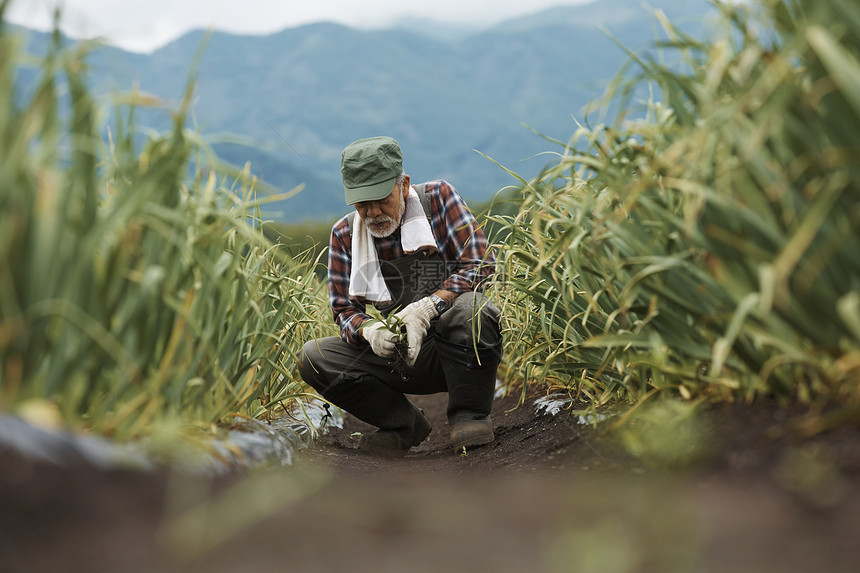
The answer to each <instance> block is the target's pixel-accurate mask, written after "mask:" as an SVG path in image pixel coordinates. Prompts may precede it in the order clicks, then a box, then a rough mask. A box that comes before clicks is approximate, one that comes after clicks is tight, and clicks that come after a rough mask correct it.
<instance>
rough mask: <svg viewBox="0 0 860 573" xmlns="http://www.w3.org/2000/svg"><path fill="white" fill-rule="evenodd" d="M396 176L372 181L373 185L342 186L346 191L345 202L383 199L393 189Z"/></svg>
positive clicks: (351, 203)
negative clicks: (385, 179)
mask: <svg viewBox="0 0 860 573" xmlns="http://www.w3.org/2000/svg"><path fill="white" fill-rule="evenodd" d="M395 181H397V177H396V176H395V177H392V178H391V179H389V180H387V181H382V182H380V183H374V184H373V185H365V186H363V187H353V188H349V187H344V191H345V192H346V204H347V205H354V204H355V203H359V202H361V201H379V200H380V199H385V198H386V197H388V196H389V195H390V194H391V192H392V191H393V190H394V182H395Z"/></svg>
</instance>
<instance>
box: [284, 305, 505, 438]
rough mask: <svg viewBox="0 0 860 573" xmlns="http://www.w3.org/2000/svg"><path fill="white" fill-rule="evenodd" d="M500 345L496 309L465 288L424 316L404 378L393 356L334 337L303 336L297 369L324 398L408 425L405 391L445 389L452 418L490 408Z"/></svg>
mask: <svg viewBox="0 0 860 573" xmlns="http://www.w3.org/2000/svg"><path fill="white" fill-rule="evenodd" d="M501 346H502V338H501V332H500V328H499V309H498V308H496V306H495V305H494V304H492V302H490V300H489V298H488V297H486V296H484V295H483V294H482V293H474V292H469V293H464V294H462V295H460V296H458V297H457V298H456V299H455V300H454V304H453V305H452V307H451V308H450V309H449V310H448V311H447V312H445V313H443V314H442V316H440V317H438V318H437V319H434V320H433V321H431V326H430V330H429V332H428V334H427V337H426V338H425V339H424V342H423V343H422V346H421V352H420V353H419V355H418V358H417V360H416V362H415V365H414V366H413V367H412V368H409V369H407V371H406V376H405V378H406V380H405V381H404V380H403V379H402V378H401V376H400V374H399V373H398V372H395V371H394V362H393V361H392V360H389V359H385V358H380V357H379V356H377V355H376V354H374V353H373V350H371V348H370V346H369V345H363V346H362V347H361V348H353V347H352V346H350V345H349V344H347V343H346V342H344V341H343V340H342V339H341V338H340V337H337V336H331V337H328V338H320V339H317V340H312V341H310V342H307V343H306V344H305V345H304V348H302V353H301V356H300V359H299V372H300V373H301V376H302V379H303V380H304V381H305V382H306V383H307V384H309V385H310V386H311V387H313V388H314V389H315V390H316V391H317V392H319V393H320V394H321V395H322V396H323V397H324V398H326V399H327V400H329V401H330V402H332V403H333V404H335V405H337V406H340V407H341V408H343V409H344V410H346V411H347V412H350V413H352V414H353V415H355V416H356V417H357V418H359V419H361V420H364V421H365V422H368V423H370V424H372V425H374V426H377V427H379V428H381V429H397V428H400V427H403V426H404V424H408V423H409V422H408V418H409V416H410V414H409V412H410V411H411V406H410V404H409V402H408V400H407V399H406V397H405V396H404V394H434V393H437V392H448V393H449V404H448V419H449V421H450V422H452V423H453V422H454V421H456V420H461V419H468V418H472V419H474V418H479V417H483V416H486V415H488V414H489V409H490V407H491V405H492V400H493V393H494V390H495V379H496V369H497V367H498V364H499V359H500V355H501Z"/></svg>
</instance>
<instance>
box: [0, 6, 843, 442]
mask: <svg viewBox="0 0 860 573" xmlns="http://www.w3.org/2000/svg"><path fill="white" fill-rule="evenodd" d="M720 7H721V13H722V17H721V18H720V20H719V22H718V23H717V24H718V25H717V29H716V30H715V36H714V37H713V38H712V39H708V40H702V39H697V38H691V37H687V36H685V35H683V34H682V33H680V32H678V31H677V30H676V29H674V28H673V27H672V25H671V23H670V22H666V21H662V22H661V23H662V25H663V28H664V33H665V35H666V37H667V38H668V39H666V40H664V41H662V42H660V44H659V47H660V50H661V51H660V53H659V54H658V55H655V56H653V57H644V56H637V55H635V54H631V58H630V64H629V66H628V67H626V68H625V69H623V70H620V71H619V74H618V76H617V79H616V80H615V81H614V82H613V83H612V85H611V87H610V89H609V90H608V92H607V95H606V98H605V100H604V101H601V102H597V105H596V108H597V109H600V110H609V109H615V110H620V111H619V112H618V114H617V116H616V117H614V118H612V119H611V120H609V121H607V120H606V119H604V120H603V121H602V123H599V124H596V125H593V126H592V125H590V124H586V125H582V126H580V127H579V129H578V130H577V131H576V132H575V133H574V135H573V137H572V138H571V140H570V141H568V142H558V141H556V142H552V145H555V146H557V150H556V152H555V159H554V160H553V162H552V163H551V164H550V165H548V166H547V167H546V168H545V170H543V171H542V172H541V173H540V174H538V175H537V176H536V177H523V176H520V175H518V174H516V173H513V172H511V174H512V175H513V176H514V177H515V178H516V179H517V180H518V181H519V185H517V186H516V187H514V188H512V189H508V190H506V191H504V193H503V196H504V197H507V198H508V201H506V202H502V203H498V204H496V205H495V206H494V207H492V208H490V209H489V211H488V212H486V213H482V214H481V217H482V220H484V221H485V222H486V224H487V225H488V226H491V227H492V229H493V232H492V237H493V238H494V240H495V242H496V245H495V247H494V248H495V250H496V252H497V255H498V257H499V267H498V268H499V272H498V274H497V277H496V279H497V280H496V281H495V283H494V284H493V286H492V287H491V288H492V290H493V291H494V294H495V296H496V298H497V299H498V301H499V303H500V306H502V308H503V315H504V326H505V330H506V338H507V340H506V347H505V362H504V364H503V369H504V373H505V379H506V382H507V383H508V384H509V385H510V386H512V387H514V386H516V385H518V384H521V383H523V382H526V381H527V382H528V383H529V384H539V385H546V386H547V387H550V388H563V389H566V390H567V391H569V392H570V393H571V395H572V396H573V397H575V398H576V399H577V401H578V403H579V404H584V405H590V406H593V407H597V406H601V405H604V404H607V403H609V402H615V403H619V402H620V403H624V404H633V405H634V408H635V407H636V406H637V405H639V404H641V403H643V402H644V401H646V400H649V399H651V398H652V397H673V398H679V399H681V400H685V401H688V402H689V403H700V402H702V401H708V400H717V401H720V400H722V401H734V400H752V399H755V398H757V397H761V396H769V397H778V398H780V399H783V400H786V401H790V402H795V403H796V402H800V403H806V404H810V405H812V406H813V407H814V408H818V409H822V410H823V409H824V408H827V407H830V406H834V405H835V406H838V407H837V408H835V409H832V410H828V411H829V412H832V413H829V414H828V416H829V417H819V418H817V422H816V423H817V424H818V426H816V427H817V428H821V427H826V426H827V425H830V424H836V423H840V422H842V421H844V420H846V419H849V418H851V417H855V416H857V414H858V412H860V384H858V381H860V234H858V232H857V228H858V222H860V135H858V134H860V60H858V54H860V40H858V39H860V8H858V7H857V6H856V5H855V3H853V2H851V1H850V0H831V1H830V2H826V3H817V2H813V1H811V0H779V1H778V0H763V1H762V2H760V3H750V4H746V3H744V4H738V5H728V4H726V5H720ZM658 17H659V13H658ZM0 19H2V16H0ZM19 44H20V39H19V38H17V37H16V36H14V35H12V34H9V33H8V32H6V31H5V30H4V31H3V32H2V33H0V182H2V185H0V265H2V268H0V410H2V411H12V412H16V411H18V412H20V411H23V409H24V408H25V406H28V405H32V404H33V403H36V404H40V405H42V406H47V407H48V409H49V410H50V409H53V410H55V411H56V413H57V415H58V416H59V417H60V418H61V419H62V421H63V423H64V424H65V425H67V426H69V427H71V428H75V429H81V430H87V431H93V432H97V433H100V434H103V435H108V436H112V437H114V438H116V439H118V440H127V439H132V438H136V437H139V436H144V435H148V434H152V433H153V432H155V431H158V430H160V429H164V428H175V429H180V430H181V431H182V432H187V431H189V430H192V431H193V430H194V429H196V430H197V431H201V432H215V431H217V427H218V426H219V425H223V424H225V423H228V422H229V420H230V419H231V417H232V416H235V415H240V416H247V417H253V418H265V417H268V416H271V415H273V414H279V413H281V412H282V411H283V410H285V409H286V410H289V409H290V408H291V407H292V402H291V400H294V399H296V398H298V397H300V396H301V395H302V394H303V393H304V392H305V390H306V389H305V388H304V387H303V386H302V384H301V381H300V380H299V379H298V375H297V373H296V369H295V359H296V353H297V352H298V350H299V349H300V348H301V345H302V344H303V343H304V342H305V341H306V340H308V339H310V338H312V337H317V336H322V335H324V334H330V333H333V332H334V330H333V326H332V325H331V320H330V313H329V311H328V302H327V297H326V292H325V284H324V280H323V279H322V277H321V276H320V269H321V266H320V264H319V260H320V259H319V257H321V256H322V257H324V248H323V249H321V248H320V246H324V244H325V242H326V241H327V235H328V229H329V228H330V222H326V223H325V224H322V223H321V224H318V225H317V224H309V225H308V226H307V227H306V228H299V227H296V226H283V225H274V224H272V225H268V226H267V225H266V224H264V222H263V221H261V217H260V209H261V206H262V205H264V204H265V203H266V202H267V201H271V200H275V199H277V198H278V197H273V196H267V197H266V198H261V197H259V196H258V190H259V187H260V184H259V182H258V181H256V180H255V178H254V177H253V175H252V174H251V171H250V170H249V169H248V168H245V169H244V170H234V169H230V168H228V167H226V166H224V165H221V164H219V163H218V161H217V158H215V157H214V156H213V154H212V153H211V152H210V150H209V149H208V148H207V146H206V144H205V142H203V141H201V139H200V137H199V136H198V135H196V134H195V132H194V131H193V130H189V129H188V128H187V127H186V124H187V123H188V121H187V116H188V108H189V102H190V98H191V94H192V93H193V70H192V71H191V73H190V75H189V78H192V79H189V86H188V89H187V92H186V95H185V99H184V100H183V102H182V104H181V106H180V107H179V109H177V110H175V111H174V112H173V113H174V127H173V129H172V130H171V131H169V132H167V133H165V134H151V133H148V132H146V131H145V130H143V129H138V128H137V127H136V125H135V123H134V109H135V108H136V107H140V106H161V103H160V102H159V101H158V100H157V99H156V98H153V97H152V96H148V95H146V94H143V93H138V92H131V93H129V94H124V95H121V96H118V97H117V98H116V101H114V102H112V104H111V105H110V106H108V107H107V108H103V107H102V106H100V105H99V104H98V102H97V101H96V100H95V99H94V97H93V95H92V94H91V93H90V92H89V91H88V89H87V87H86V67H85V57H86V52H87V50H88V49H89V48H88V46H87V45H86V44H79V45H76V46H71V47H63V46H62V45H61V42H60V40H59V38H56V39H55V45H54V48H53V49H52V50H51V51H50V52H49V54H48V55H47V56H46V57H45V58H30V57H28V56H25V55H24V54H23V52H22V51H21V49H20V45H19ZM619 49H621V48H619ZM666 62H671V64H668V63H666ZM22 69H27V70H35V71H37V72H38V74H39V77H40V79H39V80H38V82H37V84H36V86H35V88H34V89H33V91H32V93H28V94H22V93H20V91H19V88H18V87H16V86H17V83H16V79H17V78H18V74H19V73H20V70H22ZM105 109H107V110H108V111H104V110H105ZM605 116H606V114H605V115H604V117H605ZM593 117H594V115H591V116H589V120H590V119H592V118H593ZM512 204H513V205H515V206H516V209H515V210H514V211H510V208H511V205H512ZM500 205H501V206H500ZM264 230H265V231H266V233H264V232H263V231H264ZM267 235H268V236H267ZM284 235H286V236H284ZM305 237H308V238H307V239H306V238H305ZM273 239H274V240H273ZM303 241H304V242H303ZM322 260H324V258H323V259H322Z"/></svg>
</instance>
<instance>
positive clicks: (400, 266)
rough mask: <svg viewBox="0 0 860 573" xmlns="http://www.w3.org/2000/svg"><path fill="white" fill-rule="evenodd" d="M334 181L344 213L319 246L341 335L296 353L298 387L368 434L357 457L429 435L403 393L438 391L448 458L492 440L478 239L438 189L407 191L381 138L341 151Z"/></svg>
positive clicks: (489, 326)
mask: <svg viewBox="0 0 860 573" xmlns="http://www.w3.org/2000/svg"><path fill="white" fill-rule="evenodd" d="M341 175H342V177H343V184H344V188H345V191H346V203H347V204H348V205H353V206H354V207H355V212H352V213H350V214H349V215H347V216H345V217H343V218H341V219H340V220H339V221H338V222H337V223H335V225H334V227H333V228H332V233H331V243H330V245H329V259H328V288H329V299H330V302H331V309H332V313H333V315H334V320H335V322H336V323H337V324H338V326H339V327H340V336H339V337H338V336H332V337H329V338H322V339H318V340H311V341H309V342H307V343H306V344H305V345H304V348H303V349H302V353H301V356H300V360H299V370H300V373H301V376H302V378H303V379H304V381H305V382H306V383H307V384H309V385H310V386H312V387H313V388H314V389H315V390H316V391H317V392H319V393H320V394H321V395H322V396H323V397H324V398H325V399H326V400H328V401H330V402H331V403H333V404H335V405H337V406H339V407H341V408H343V409H344V410H346V411H347V412H349V413H351V414H352V415H354V416H355V417H356V418H358V419H360V420H363V421H364V422H367V423H369V424H371V425H373V426H376V427H377V428H378V429H377V430H376V431H375V432H373V433H371V434H368V435H364V436H362V437H361V440H360V441H359V448H360V449H362V450H365V451H368V452H372V453H376V454H382V455H389V456H399V455H404V454H406V453H407V452H408V451H409V448H411V447H412V446H417V445H418V444H420V443H421V442H422V441H423V440H424V439H425V438H426V437H427V436H428V435H429V434H430V429H431V428H430V423H429V421H428V420H427V418H426V417H425V416H424V414H423V413H422V412H421V410H420V409H418V408H417V407H416V406H415V405H414V404H413V403H412V402H411V401H409V399H408V398H407V397H406V396H405V395H404V394H433V393H437V392H447V393H448V409H447V415H448V423H449V425H450V427H451V446H452V447H453V448H454V450H455V451H462V449H463V448H471V447H475V446H480V445H484V444H488V443H490V442H492V441H493V440H494V439H495V436H494V434H493V422H492V419H491V418H490V410H491V407H492V403H493V395H494V389H495V381H496V369H497V368H498V365H499V360H500V357H501V351H502V337H501V332H500V329H499V310H498V308H496V306H495V305H493V304H492V303H491V302H490V301H489V300H488V299H487V298H486V297H485V296H484V294H483V293H482V290H483V285H484V283H485V282H486V281H487V279H488V278H489V276H490V275H491V273H492V271H493V263H494V258H493V256H492V255H491V254H488V252H487V239H486V237H485V235H484V233H483V231H482V230H481V229H480V228H479V227H478V226H477V224H476V223H475V219H474V217H473V216H472V213H471V212H470V211H469V209H468V207H467V206H466V204H465V202H464V201H463V199H462V197H460V195H459V194H458V193H457V191H456V190H455V189H454V188H453V187H452V186H451V185H450V184H448V183H447V182H445V181H431V182H428V183H424V184H421V185H415V186H412V185H411V184H410V179H409V176H408V175H406V174H405V173H404V172H403V157H402V154H401V150H400V146H399V145H398V143H397V142H396V141H395V140H394V139H392V138H390V137H373V138H370V139H361V140H358V141H355V142H353V143H351V144H350V145H348V146H347V147H346V149H344V151H343V154H342V157H341ZM368 304H372V305H373V306H374V307H376V308H377V309H378V310H379V311H380V312H381V313H382V315H383V316H388V314H389V313H391V312H393V313H394V314H395V316H396V317H398V319H399V324H401V325H402V327H404V330H405V333H406V342H407V344H408V348H407V349H406V351H405V358H404V359H401V358H400V354H399V352H398V349H397V348H396V346H397V344H398V341H399V335H398V334H397V333H394V332H391V331H390V330H389V329H388V328H386V327H385V325H383V324H382V323H381V322H379V321H375V320H373V319H372V317H371V316H370V315H369V314H367V312H366V311H367V306H366V305H368ZM401 348H402V347H401ZM398 362H403V364H398Z"/></svg>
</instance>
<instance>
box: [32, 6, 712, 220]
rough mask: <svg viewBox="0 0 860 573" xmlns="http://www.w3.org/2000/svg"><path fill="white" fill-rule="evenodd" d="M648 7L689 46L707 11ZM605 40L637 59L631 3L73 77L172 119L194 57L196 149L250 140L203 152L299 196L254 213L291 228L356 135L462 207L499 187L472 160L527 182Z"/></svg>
mask: <svg viewBox="0 0 860 573" xmlns="http://www.w3.org/2000/svg"><path fill="white" fill-rule="evenodd" d="M651 5H652V6H653V7H654V8H657V9H661V10H662V11H663V12H664V13H665V14H666V16H667V17H668V19H669V20H670V21H671V22H672V23H673V24H674V25H676V26H678V27H680V28H681V29H684V30H685V31H687V32H689V33H692V34H698V33H701V31H702V30H703V26H704V23H703V22H704V20H703V17H704V16H705V14H707V13H708V11H709V10H711V9H712V8H711V4H710V2H708V1H707V0H653V1H652V3H651ZM607 32H608V34H607ZM610 34H611V35H612V36H614V37H615V38H617V40H618V41H619V42H620V43H621V44H623V45H624V46H626V47H627V48H628V49H630V50H632V51H635V52H637V53H643V52H649V51H650V52H651V53H652V54H656V48H655V43H656V41H657V40H658V39H660V38H661V37H662V34H661V32H660V30H659V24H658V23H657V19H656V18H655V17H654V16H653V13H652V12H651V11H650V10H649V9H647V8H646V7H644V6H643V5H642V4H640V2H638V1H636V0H596V1H595V2H592V3H590V4H585V5H578V6H566V7H558V8H553V9H549V10H545V11H542V12H538V13H535V14H532V15H530V16H525V17H521V18H517V19H515V20H511V21H507V22H504V23H502V24H499V25H496V26H493V27H490V28H487V29H483V30H475V31H471V32H466V31H463V30H462V29H459V28H452V29H450V30H449V29H448V28H447V27H446V26H445V25H443V24H439V23H423V24H422V23H421V22H416V21H410V22H409V23H408V24H407V23H404V24H403V25H401V26H398V27H396V28H391V29H385V30H372V31H367V30H356V29H351V28H348V27H345V26H342V25H338V24H332V23H316V24H310V25H304V26H300V27H295V28H289V29H285V30H283V31H281V32H278V33H275V34H271V35H268V36H240V35H233V34H228V33H224V32H217V31H216V32H214V33H211V35H210V34H209V33H208V32H205V31H202V30H197V31H193V32H189V33H188V34H186V35H184V36H182V37H180V38H178V39H177V40H175V41H173V42H171V43H169V44H167V45H165V46H164V47H162V48H160V49H158V50H156V51H154V52H153V53H151V54H137V53H131V52H125V51H123V50H120V49H118V48H114V47H109V46H105V47H101V48H99V49H97V50H96V51H95V52H94V53H93V54H92V55H91V56H90V59H89V67H90V75H91V83H92V86H93V89H94V91H95V92H96V93H97V94H104V95H108V94H110V93H112V92H116V91H120V92H123V91H128V90H130V89H131V87H132V86H133V85H137V86H139V88H140V90H141V91H144V92H147V93H150V94H153V95H156V96H158V97H159V98H162V99H164V100H165V102H166V103H167V105H168V107H173V108H176V107H177V106H178V102H179V100H180V99H181V97H182V94H183V92H184V89H185V86H186V85H187V81H188V76H189V72H190V70H191V69H192V62H194V61H195V54H198V53H199V52H200V51H201V48H202V49H203V50H204V51H203V52H202V56H201V57H200V59H199V62H198V66H197V71H196V76H195V77H196V86H195V100H194V106H193V120H194V122H195V125H196V127H197V128H198V129H199V131H200V132H201V133H202V135H203V136H204V137H210V138H211V139H212V141H218V137H217V136H218V135H219V134H224V133H230V134H236V135H237V136H239V137H240V138H244V139H247V140H249V141H252V142H254V145H253V146H247V145H242V144H239V143H236V142H232V143H215V144H214V147H215V149H216V150H217V152H218V154H219V155H220V156H221V157H222V158H224V159H226V160H228V161H230V162H232V163H234V164H237V165H243V164H245V162H246V161H250V163H251V168H252V171H253V172H254V173H255V174H257V175H258V176H260V177H261V178H262V179H264V180H265V181H266V182H267V183H269V184H271V185H273V186H274V187H276V188H279V189H282V190H284V191H286V190H289V189H292V188H293V187H295V186H296V185H299V184H304V185H305V188H304V190H303V191H302V192H300V193H299V194H297V195H296V196H294V197H292V198H290V199H288V200H285V201H282V202H279V203H278V204H277V205H276V207H275V208H274V209H273V210H272V211H271V212H270V213H269V216H270V217H271V218H273V219H275V220H281V221H299V220H303V219H320V218H334V217H336V216H339V215H340V214H343V213H345V212H346V211H347V209H348V208H347V207H346V206H345V205H344V203H343V187H342V185H341V181H340V173H339V165H340V152H341V150H342V149H343V148H344V147H345V146H346V145H347V144H349V143H350V142H351V141H353V140H355V139H359V138H363V137H370V136H374V135H390V136H392V137H394V138H396V139H397V140H398V141H399V142H400V144H401V146H402V148H403V152H404V159H405V170H406V172H407V173H409V174H410V175H411V176H412V178H413V180H416V181H425V180H429V179H435V178H444V179H447V180H448V181H450V182H451V183H452V184H453V185H454V186H455V187H457V189H459V190H460V191H461V193H462V194H463V195H464V196H465V197H466V198H467V199H475V200H484V199H487V198H489V197H490V196H492V195H493V194H495V193H496V192H497V191H498V190H499V189H501V188H503V187H504V186H506V185H510V184H512V183H514V182H515V180H514V179H513V178H512V177H511V176H510V175H509V174H508V173H506V172H505V171H504V170H503V169H501V168H500V167H499V166H497V165H496V164H494V163H493V162H492V161H490V160H488V159H487V158H485V157H484V156H483V155H481V154H485V155H487V156H489V157H492V158H493V159H494V160H495V161H498V162H499V163H500V164H502V165H504V166H506V167H508V168H510V169H512V170H513V171H515V172H517V173H520V174H522V175H524V176H527V177H530V176H533V175H535V174H537V172H538V171H539V169H540V168H541V167H542V166H543V165H544V164H546V163H548V162H549V161H550V158H549V157H547V156H546V155H542V153H543V152H545V151H548V150H550V151H555V150H558V148H557V146H555V145H554V144H552V143H550V142H548V141H546V140H545V139H544V138H543V137H541V136H540V135H538V133H540V134H545V135H546V136H548V137H552V138H555V139H559V140H561V141H567V140H568V138H569V137H570V136H571V135H572V134H573V132H574V131H575V130H576V121H575V120H578V121H580V122H582V121H585V120H586V108H587V106H588V104H589V102H592V101H593V100H595V99H596V98H597V97H599V96H600V95H601V94H602V93H603V91H604V89H605V88H606V86H607V84H608V82H609V80H610V79H611V78H612V77H613V76H614V75H615V74H616V73H617V72H618V71H619V70H620V69H621V67H622V66H623V64H624V63H625V62H626V61H627V59H628V56H627V54H625V52H624V50H622V49H621V48H620V47H619V46H618V45H617V44H616V43H615V42H614V41H613V39H611V38H610ZM207 38H208V39H207ZM28 41H29V49H30V50H31V51H35V52H38V51H39V50H40V49H44V45H46V42H47V35H45V34H39V33H36V32H31V33H30V34H28ZM598 111H599V110H598ZM137 123H138V124H145V125H147V126H150V127H153V128H156V129H166V128H167V127H168V126H169V113H168V112H167V111H159V110H142V111H140V112H139V113H138V119H137ZM526 126H528V127H526ZM536 132H537V133H536ZM478 152H480V153H478Z"/></svg>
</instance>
